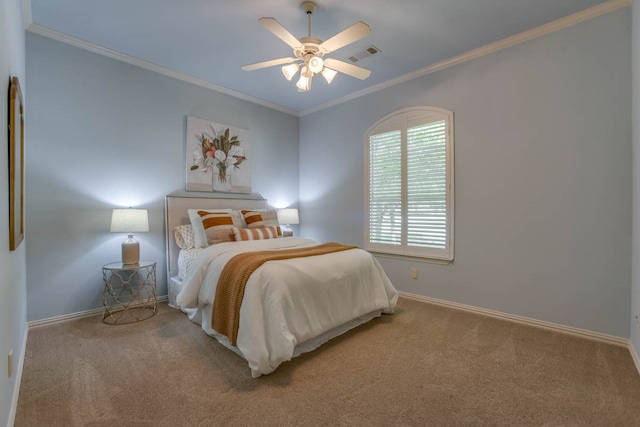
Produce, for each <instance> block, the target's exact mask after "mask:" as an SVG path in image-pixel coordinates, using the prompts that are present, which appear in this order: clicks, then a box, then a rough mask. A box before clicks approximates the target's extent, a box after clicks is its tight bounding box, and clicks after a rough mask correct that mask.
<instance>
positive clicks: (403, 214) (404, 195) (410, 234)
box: [365, 107, 454, 261]
mask: <svg viewBox="0 0 640 427" xmlns="http://www.w3.org/2000/svg"><path fill="white" fill-rule="evenodd" d="M366 144H367V149H366V150H365V152H366V156H367V157H366V160H365V165H366V168H367V172H366V186H367V187H366V189H365V190H366V207H365V212H366V220H365V249H367V250H369V251H372V252H378V253H385V254H394V255H400V256H407V257H419V258H431V259H437V260H444V261H451V260H453V200H454V199H453V112H451V111H448V110H443V109H440V108H433V107H416V108H409V109H405V110H401V111H397V112H395V113H393V114H390V115H389V116H387V117H384V118H383V119H381V120H380V121H378V122H377V123H376V124H375V125H374V126H373V127H372V128H371V129H369V131H368V132H367V135H366Z"/></svg>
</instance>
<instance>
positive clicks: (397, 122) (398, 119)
mask: <svg viewBox="0 0 640 427" xmlns="http://www.w3.org/2000/svg"><path fill="white" fill-rule="evenodd" d="M430 114H433V115H434V118H441V119H444V120H445V121H446V125H447V126H446V127H447V133H446V143H445V153H446V156H447V171H446V181H447V184H446V185H447V195H446V204H447V216H446V217H447V225H446V233H447V244H446V248H445V249H432V250H428V249H427V250H418V251H412V250H411V247H407V246H406V245H405V244H404V243H403V244H401V245H387V244H381V243H371V242H369V236H370V220H369V218H370V214H369V209H370V206H369V202H370V200H369V192H370V182H369V178H370V177H369V160H370V159H369V138H370V136H371V134H379V133H383V132H385V131H391V130H397V129H398V127H399V126H400V127H401V128H403V144H402V146H403V148H402V149H403V150H406V135H405V133H406V129H407V127H408V126H407V123H410V122H411V120H412V118H415V116H419V117H426V118H427V120H428V116H429V115H430ZM364 144H365V150H364V152H365V171H364V172H365V192H364V199H365V200H364V206H365V210H364V213H365V235H364V241H365V244H364V247H365V249H366V250H368V251H370V252H374V253H376V254H379V255H380V256H385V257H390V258H401V259H412V260H421V261H426V262H429V261H433V262H436V263H442V264H448V263H450V262H451V261H453V259H454V220H455V209H454V203H455V192H454V176H455V173H454V165H455V161H454V152H455V150H454V146H455V145H454V119H453V112H452V111H450V110H446V109H443V108H438V107H409V108H404V109H401V110H398V111H395V112H393V113H391V114H388V115H386V116H384V117H383V118H381V119H380V120H378V121H377V122H376V123H374V124H373V125H372V126H371V127H370V128H369V129H367V131H366V133H365V136H364ZM405 154H406V153H405ZM403 158H404V159H406V155H405V156H403ZM402 168H403V172H402V173H403V175H404V174H406V171H405V169H406V162H405V161H403V165H402ZM406 196H407V194H406V185H404V186H403V194H402V197H403V203H405V202H404V201H406ZM402 221H403V223H406V218H402ZM402 234H403V242H404V241H405V240H404V236H406V225H403V229H402Z"/></svg>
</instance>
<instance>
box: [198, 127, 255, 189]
mask: <svg viewBox="0 0 640 427" xmlns="http://www.w3.org/2000/svg"><path fill="white" fill-rule="evenodd" d="M249 137H250V134H249V132H248V131H247V130H245V129H239V128H234V127H232V126H228V125H224V124H220V123H214V122H209V121H206V120H202V119H198V118H195V117H187V137H186V146H187V148H186V149H187V153H186V161H187V191H220V192H230V193H250V192H251V163H250V153H249V152H250V149H251V144H250V138H249Z"/></svg>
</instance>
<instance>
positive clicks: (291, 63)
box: [242, 1, 371, 92]
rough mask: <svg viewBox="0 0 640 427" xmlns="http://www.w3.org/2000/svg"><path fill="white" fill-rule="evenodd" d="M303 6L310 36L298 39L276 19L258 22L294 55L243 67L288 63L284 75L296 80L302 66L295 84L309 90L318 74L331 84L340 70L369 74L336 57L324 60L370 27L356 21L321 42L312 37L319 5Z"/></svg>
mask: <svg viewBox="0 0 640 427" xmlns="http://www.w3.org/2000/svg"><path fill="white" fill-rule="evenodd" d="M302 9H303V10H304V11H305V13H306V14H307V27H308V35H307V36H306V37H301V38H299V39H298V38H296V37H294V36H293V35H292V34H291V33H290V32H289V30H287V29H286V28H285V27H283V26H282V25H281V24H280V23H279V22H278V21H276V20H275V19H273V18H268V17H263V18H260V19H258V22H260V24H262V26H263V27H265V28H266V29H267V30H269V31H271V32H272V33H273V34H274V35H275V36H276V37H278V38H279V39H280V40H282V41H283V42H285V43H286V44H288V45H289V46H290V47H291V48H292V49H293V54H294V56H295V57H294V58H291V57H289V58H279V59H272V60H269V61H263V62H257V63H255V64H248V65H245V66H243V67H242V69H243V70H245V71H253V70H259V69H261V68H267V67H272V66H275V65H282V64H285V65H283V66H282V74H283V75H284V77H285V78H286V79H287V80H289V81H291V79H293V77H294V76H295V75H296V73H297V72H298V70H299V69H300V79H299V80H298V82H297V83H296V87H297V88H298V92H307V91H309V90H310V89H311V80H312V79H313V75H314V74H318V73H320V74H322V76H323V77H324V78H325V80H326V81H327V83H328V84H331V81H332V80H333V78H334V77H335V76H336V75H337V74H338V72H341V73H343V74H346V75H349V76H352V77H355V78H358V79H361V80H364V79H366V78H367V77H369V75H370V74H371V71H369V70H367V69H365V68H362V67H358V66H355V65H352V64H348V63H346V62H343V61H339V60H337V59H333V58H325V59H323V57H324V56H325V55H326V54H328V53H331V52H333V51H334V50H337V49H339V48H341V47H344V46H346V45H348V44H351V43H353V42H356V41H358V40H360V39H362V38H364V37H366V36H368V35H369V34H371V29H370V28H369V26H368V25H367V24H365V23H364V22H362V21H360V22H356V23H355V24H353V25H352V26H350V27H349V28H347V29H346V30H344V31H341V32H340V33H338V34H336V35H335V36H333V37H331V38H330V39H328V40H326V41H322V40H320V39H318V38H315V37H311V14H312V13H313V12H315V11H316V10H317V9H318V7H317V6H316V4H315V3H314V2H312V1H305V2H303V3H302ZM301 66H302V67H301Z"/></svg>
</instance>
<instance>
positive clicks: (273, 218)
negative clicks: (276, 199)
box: [241, 211, 282, 236]
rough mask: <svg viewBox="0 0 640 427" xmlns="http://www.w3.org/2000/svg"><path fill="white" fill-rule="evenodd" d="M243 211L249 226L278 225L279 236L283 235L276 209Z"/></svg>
mask: <svg viewBox="0 0 640 427" xmlns="http://www.w3.org/2000/svg"><path fill="white" fill-rule="evenodd" d="M241 213H242V217H243V219H244V222H245V224H247V228H263V227H276V229H277V231H278V236H282V230H281V229H280V224H279V223H278V213H277V212H276V211H241Z"/></svg>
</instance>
